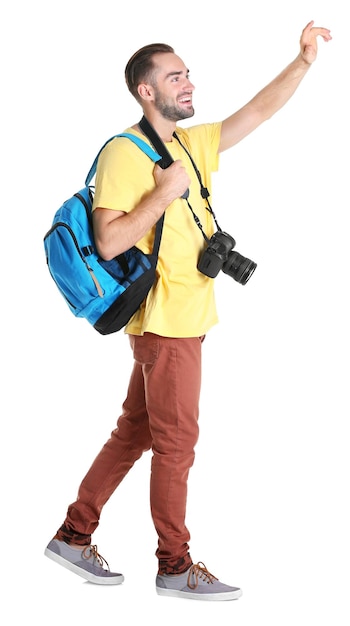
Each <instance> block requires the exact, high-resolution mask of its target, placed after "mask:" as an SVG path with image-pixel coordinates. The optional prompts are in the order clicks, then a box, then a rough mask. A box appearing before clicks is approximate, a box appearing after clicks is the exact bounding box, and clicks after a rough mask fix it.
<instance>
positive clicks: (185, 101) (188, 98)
mask: <svg viewBox="0 0 350 626" xmlns="http://www.w3.org/2000/svg"><path fill="white" fill-rule="evenodd" d="M178 102H179V103H180V104H190V105H192V98H191V96H186V97H184V98H179V99H178Z"/></svg>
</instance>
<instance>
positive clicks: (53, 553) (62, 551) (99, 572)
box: [45, 539, 124, 585]
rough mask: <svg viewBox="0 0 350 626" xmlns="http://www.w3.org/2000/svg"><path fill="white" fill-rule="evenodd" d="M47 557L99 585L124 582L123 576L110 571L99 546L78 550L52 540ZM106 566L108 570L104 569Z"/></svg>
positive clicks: (46, 553)
mask: <svg viewBox="0 0 350 626" xmlns="http://www.w3.org/2000/svg"><path fill="white" fill-rule="evenodd" d="M45 555H46V556H48V557H49V559H52V560H53V561H56V563H59V564H60V565H63V567H66V568H67V569H69V570H70V571H71V572H74V573H75V574H78V576H81V577H82V578H85V580H88V581H89V582H91V583H96V584H97V585H120V584H121V583H122V582H123V581H124V576H123V575H122V574H115V573H113V572H111V571H110V569H109V565H108V563H107V561H106V560H105V559H104V558H103V557H102V556H101V555H100V554H99V553H98V552H97V546H91V545H90V546H81V549H78V548H72V547H71V546H70V545H68V543H65V542H64V541H59V540H58V539H52V540H51V541H50V543H49V544H48V545H47V547H46V549H45ZM104 564H106V566H107V569H104V567H103V565H104Z"/></svg>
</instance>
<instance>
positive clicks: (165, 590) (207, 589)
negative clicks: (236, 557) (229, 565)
mask: <svg viewBox="0 0 350 626" xmlns="http://www.w3.org/2000/svg"><path fill="white" fill-rule="evenodd" d="M156 591H157V593H158V594H159V595H161V596H173V597H175V598H191V599H192V600H237V598H240V596H241V595H242V591H241V590H240V589H239V588H238V587H229V586H228V585H224V584H223V583H221V582H220V581H219V580H218V579H217V578H215V576H213V574H211V573H210V572H208V570H207V568H206V567H205V565H204V563H201V562H199V563H197V564H196V565H191V567H190V568H189V569H188V570H187V571H186V572H184V573H183V574H173V575H170V574H162V575H161V574H158V576H157V578H156Z"/></svg>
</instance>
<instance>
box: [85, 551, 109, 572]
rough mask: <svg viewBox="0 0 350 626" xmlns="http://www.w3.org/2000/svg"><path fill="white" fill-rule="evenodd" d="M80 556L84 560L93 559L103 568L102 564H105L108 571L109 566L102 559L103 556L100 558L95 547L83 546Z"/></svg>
mask: <svg viewBox="0 0 350 626" xmlns="http://www.w3.org/2000/svg"><path fill="white" fill-rule="evenodd" d="M82 556H83V558H84V559H86V560H89V559H90V558H91V557H93V559H94V560H96V561H97V563H98V564H99V565H100V566H101V567H102V568H103V564H104V563H105V564H106V565H107V569H108V570H109V571H110V569H109V565H108V563H107V561H106V559H104V558H103V556H101V554H99V553H98V552H97V546H92V545H91V546H85V548H84V550H83V552H82Z"/></svg>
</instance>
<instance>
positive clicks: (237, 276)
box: [197, 230, 257, 285]
mask: <svg viewBox="0 0 350 626" xmlns="http://www.w3.org/2000/svg"><path fill="white" fill-rule="evenodd" d="M235 245H236V242H235V240H234V239H233V237H231V235H228V234H227V233H224V232H223V231H222V230H219V231H217V232H216V233H214V235H213V236H212V237H211V239H210V241H209V244H208V247H207V248H206V249H205V250H204V252H203V254H202V255H201V258H200V259H199V262H198V265H197V269H199V271H200V272H202V274H205V275H206V276H209V278H215V276H217V275H218V273H219V271H220V270H222V271H223V272H224V273H225V274H228V275H229V276H231V278H234V280H236V281H237V282H238V283H239V284H240V285H245V284H246V283H247V282H248V280H249V278H250V277H251V275H252V274H253V272H254V270H255V269H256V267H257V264H256V263H254V261H251V260H250V259H247V258H246V257H244V256H242V255H241V254H239V252H234V250H233V248H234V247H235Z"/></svg>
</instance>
